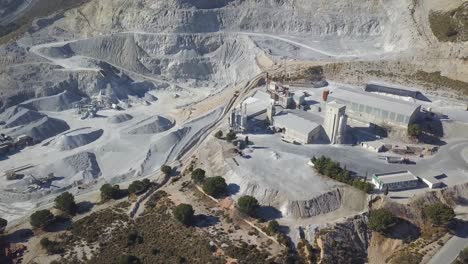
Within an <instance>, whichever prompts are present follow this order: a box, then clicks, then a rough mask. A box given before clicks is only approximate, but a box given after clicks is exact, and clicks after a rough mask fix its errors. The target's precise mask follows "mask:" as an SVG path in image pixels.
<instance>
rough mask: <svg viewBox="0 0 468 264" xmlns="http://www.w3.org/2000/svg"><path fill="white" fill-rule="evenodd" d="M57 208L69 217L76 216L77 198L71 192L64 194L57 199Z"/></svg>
mask: <svg viewBox="0 0 468 264" xmlns="http://www.w3.org/2000/svg"><path fill="white" fill-rule="evenodd" d="M55 208H57V209H59V210H60V211H62V212H64V213H67V214H69V215H74V214H75V213H76V209H77V205H76V202H75V197H74V196H73V194H71V193H69V192H64V193H62V194H61V195H59V196H57V197H56V198H55Z"/></svg>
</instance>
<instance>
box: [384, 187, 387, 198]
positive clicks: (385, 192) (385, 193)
mask: <svg viewBox="0 0 468 264" xmlns="http://www.w3.org/2000/svg"><path fill="white" fill-rule="evenodd" d="M384 195H385V196H387V195H388V186H386V187H385V191H384Z"/></svg>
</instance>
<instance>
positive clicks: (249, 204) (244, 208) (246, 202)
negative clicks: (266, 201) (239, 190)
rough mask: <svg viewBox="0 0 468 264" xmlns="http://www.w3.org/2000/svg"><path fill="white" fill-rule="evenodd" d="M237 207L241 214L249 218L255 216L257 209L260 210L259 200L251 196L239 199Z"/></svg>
mask: <svg viewBox="0 0 468 264" xmlns="http://www.w3.org/2000/svg"><path fill="white" fill-rule="evenodd" d="M237 206H238V208H239V211H240V212H241V213H244V214H246V215H249V216H254V215H255V213H256V211H257V209H258V208H259V204H258V201H257V199H255V197H252V196H249V195H246V196H242V197H241V198H239V200H238V201H237Z"/></svg>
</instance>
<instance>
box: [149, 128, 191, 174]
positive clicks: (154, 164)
mask: <svg viewBox="0 0 468 264" xmlns="http://www.w3.org/2000/svg"><path fill="white" fill-rule="evenodd" d="M190 130H191V129H190V127H184V128H181V129H178V130H176V131H173V132H171V133H169V134H167V135H165V136H163V137H161V138H160V139H159V140H158V141H156V142H155V143H154V144H151V146H150V148H149V150H148V152H147V153H146V159H145V160H144V161H143V163H142V169H143V172H147V171H152V170H154V169H156V168H159V167H160V166H161V165H163V164H164V163H166V162H167V161H168V159H169V158H170V156H171V152H172V151H173V150H174V148H176V147H177V144H178V143H180V142H181V140H182V139H183V138H184V137H185V136H186V135H187V134H188V133H189V132H190Z"/></svg>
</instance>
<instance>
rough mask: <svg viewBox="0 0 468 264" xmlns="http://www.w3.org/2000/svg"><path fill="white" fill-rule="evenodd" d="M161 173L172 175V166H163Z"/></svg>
mask: <svg viewBox="0 0 468 264" xmlns="http://www.w3.org/2000/svg"><path fill="white" fill-rule="evenodd" d="M161 171H162V172H163V173H164V174H165V175H166V176H167V175H170V174H171V172H172V168H171V166H167V165H163V166H161Z"/></svg>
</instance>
